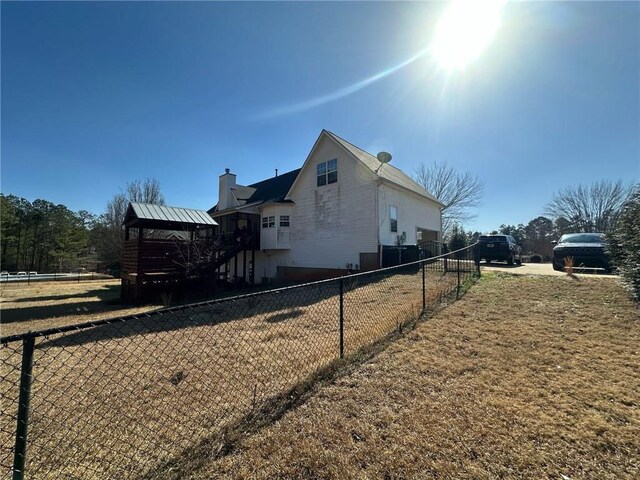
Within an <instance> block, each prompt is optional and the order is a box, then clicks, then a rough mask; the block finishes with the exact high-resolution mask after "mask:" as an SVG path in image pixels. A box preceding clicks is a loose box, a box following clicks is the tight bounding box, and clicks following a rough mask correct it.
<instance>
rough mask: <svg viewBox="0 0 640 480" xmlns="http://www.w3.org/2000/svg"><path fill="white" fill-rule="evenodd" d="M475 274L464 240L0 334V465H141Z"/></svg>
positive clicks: (229, 420)
mask: <svg viewBox="0 0 640 480" xmlns="http://www.w3.org/2000/svg"><path fill="white" fill-rule="evenodd" d="M476 275H479V269H478V268H477V266H476V265H475V264H474V262H473V252H472V247H468V248H466V249H463V250H459V251H457V252H452V253H450V254H447V255H442V256H439V257H434V258H429V259H425V260H420V261H418V262H414V263H410V264H405V265H401V266H398V267H391V268H387V269H383V270H377V271H373V272H366V273H360V274H355V275H348V276H344V277H340V278H337V279H331V280H325V281H321V282H314V283H308V284H304V285H299V286H294V287H287V288H280V289H275V290H270V291H265V292H259V293H253V294H248V295H241V296H236V297H230V298H224V299H221V300H215V301H210V302H204V303H197V304H191V305H187V306H181V307H174V308H169V309H165V310H159V311H154V312H150V313H148V314H144V315H136V316H128V317H122V318H114V319H109V320H102V321H98V322H94V323H87V324H81V325H74V326H70V327H64V328H58V329H51V330H44V331H39V332H29V333H27V334H24V335H14V336H11V337H4V338H2V339H0V400H1V402H2V409H1V411H0V446H1V447H0V448H1V450H0V468H1V470H0V472H1V473H0V475H1V476H2V478H10V477H11V476H12V475H13V478H23V476H24V475H25V472H26V476H27V477H28V478H36V479H49V478H51V479H59V478H67V479H86V478H109V479H124V478H142V477H144V476H147V475H150V472H153V471H154V470H156V469H158V468H160V467H161V466H162V465H166V464H167V463H168V462H171V460H172V459H177V458H179V457H180V455H181V454H182V453H183V452H185V451H188V449H189V448H190V447H193V446H194V445H196V444H198V443H201V442H203V441H206V439H208V438H211V437H212V436H215V435H216V434H217V433H219V432H220V431H222V430H223V429H224V428H226V427H228V426H229V425H232V424H233V423H234V422H238V421H240V420H242V419H243V418H246V417H247V416H249V415H251V413H252V412H255V411H257V410H258V409H260V408H261V407H263V406H264V405H265V404H267V403H268V402H269V401H270V400H271V399H273V398H276V397H277V396H278V395H282V394H283V393H286V392H287V391H289V390H290V389H292V388H293V387H295V386H296V385H297V384H300V382H304V381H308V380H309V379H310V378H313V375H314V372H317V371H318V370H319V369H322V368H323V367H327V366H329V365H330V364H331V363H332V362H335V360H336V359H338V358H342V357H344V356H349V355H351V354H353V353H355V352H357V351H358V350H359V349H361V348H362V347H365V346H367V345H370V344H372V343H373V342H376V341H378V340H381V339H383V338H385V337H386V336H387V335H389V334H390V333H392V332H394V331H395V330H397V329H398V327H399V326H402V325H403V323H405V322H408V321H415V320H417V318H418V317H419V316H420V314H421V313H422V312H424V311H425V309H426V308H427V306H428V305H430V304H435V303H437V302H438V301H441V300H442V299H443V298H444V297H446V296H449V295H453V294H455V295H456V296H457V295H459V294H460V292H461V289H462V288H465V286H466V285H468V284H469V282H470V281H471V278H473V277H475V276H476Z"/></svg>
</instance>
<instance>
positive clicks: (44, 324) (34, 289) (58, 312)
mask: <svg viewBox="0 0 640 480" xmlns="http://www.w3.org/2000/svg"><path fill="white" fill-rule="evenodd" d="M119 299H120V280H91V281H81V282H75V281H57V282H43V281H37V282H35V281H34V282H32V283H31V284H27V283H23V282H3V283H2V284H0V336H1V337H5V336H9V335H15V334H19V333H25V332H28V331H30V330H31V331H35V330H44V329H47V328H55V327H61V326H64V325H73V324H76V323H82V322H90V321H94V320H100V319H103V318H111V317H120V316H124V315H132V314H137V313H140V312H144V311H148V310H150V309H153V308H157V306H153V305H147V306H144V307H130V306H129V305H123V304H120V303H119Z"/></svg>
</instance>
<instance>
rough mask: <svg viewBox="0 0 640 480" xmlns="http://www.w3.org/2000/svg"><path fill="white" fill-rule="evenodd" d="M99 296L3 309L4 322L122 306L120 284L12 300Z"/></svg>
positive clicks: (17, 301)
mask: <svg viewBox="0 0 640 480" xmlns="http://www.w3.org/2000/svg"><path fill="white" fill-rule="evenodd" d="M92 297H97V299H96V300H85V301H77V302H69V303H60V304H55V305H34V306H31V307H10V308H3V309H2V323H5V324H8V323H16V322H25V321H29V320H43V319H47V318H52V317H61V316H67V315H92V314H95V313H99V312H107V311H109V310H114V309H115V308H121V304H120V303H119V298H120V286H119V285H109V286H106V287H104V288H100V289H95V290H89V291H88V292H86V293H82V294H78V295H50V296H46V297H32V298H24V299H17V300H14V301H12V302H15V303H24V302H35V301H38V300H41V301H43V302H44V301H56V300H60V301H62V300H69V299H75V298H78V299H82V298H92Z"/></svg>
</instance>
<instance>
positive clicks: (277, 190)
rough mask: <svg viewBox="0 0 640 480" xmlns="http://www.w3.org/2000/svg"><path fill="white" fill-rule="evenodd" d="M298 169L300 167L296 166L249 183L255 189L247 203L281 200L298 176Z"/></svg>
mask: <svg viewBox="0 0 640 480" xmlns="http://www.w3.org/2000/svg"><path fill="white" fill-rule="evenodd" d="M300 170H302V169H301V168H298V169H296V170H292V171H290V172H287V173H283V174H282V175H278V176H277V177H273V178H270V179H268V180H263V181H261V182H258V183H254V184H253V185H249V187H251V188H255V189H256V191H255V192H254V193H253V195H251V197H249V199H248V200H247V203H253V202H260V201H262V202H266V201H269V200H271V201H276V202H277V201H279V200H283V199H284V197H285V195H286V194H287V192H288V191H289V189H290V188H291V185H293V182H294V181H295V179H296V178H298V174H299V173H300Z"/></svg>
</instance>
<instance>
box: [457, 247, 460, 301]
mask: <svg viewBox="0 0 640 480" xmlns="http://www.w3.org/2000/svg"><path fill="white" fill-rule="evenodd" d="M456 268H457V270H458V288H457V289H456V299H458V298H460V257H458V258H457V259H456Z"/></svg>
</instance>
